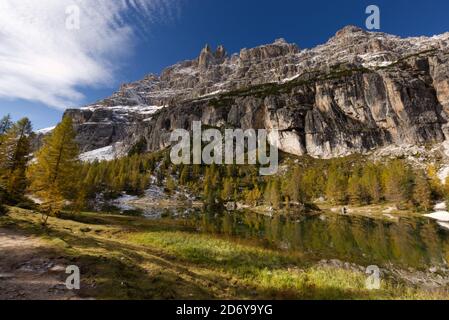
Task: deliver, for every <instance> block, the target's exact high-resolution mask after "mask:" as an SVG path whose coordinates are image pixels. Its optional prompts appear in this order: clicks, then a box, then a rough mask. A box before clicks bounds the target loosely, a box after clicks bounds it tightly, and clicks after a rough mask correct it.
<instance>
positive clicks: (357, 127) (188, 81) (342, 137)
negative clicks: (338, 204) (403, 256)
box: [66, 26, 449, 158]
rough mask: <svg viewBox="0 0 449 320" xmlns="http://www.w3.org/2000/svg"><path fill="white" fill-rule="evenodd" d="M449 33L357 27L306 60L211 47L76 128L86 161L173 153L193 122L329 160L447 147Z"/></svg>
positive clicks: (284, 52) (309, 52)
mask: <svg viewBox="0 0 449 320" xmlns="http://www.w3.org/2000/svg"><path fill="white" fill-rule="evenodd" d="M448 49H449V33H445V34H442V35H438V36H434V37H412V38H400V37H397V36H393V35H388V34H385V33H376V32H368V31H365V30H363V29H360V28H358V27H354V26H348V27H345V28H343V29H342V30H340V31H338V32H337V33H336V35H335V36H334V37H332V38H331V39H329V41H328V42H326V43H325V44H323V45H319V46H317V47H315V48H311V49H304V50H301V49H300V48H299V47H298V46H297V45H296V44H290V43H287V42H286V41H285V40H283V39H278V40H276V41H275V42H274V43H272V44H268V45H262V46H259V47H256V48H252V49H242V50H241V51H240V53H237V54H233V55H228V54H227V53H226V50H225V48H224V47H223V46H219V47H218V48H217V49H216V50H211V48H210V47H209V46H206V47H205V48H203V50H201V52H200V54H199V56H198V58H196V59H193V60H186V61H183V62H179V63H177V64H175V65H173V66H170V67H168V68H166V69H165V70H164V71H163V72H162V73H161V75H160V76H158V75H153V74H150V75H148V76H146V77H145V78H144V79H142V80H139V81H136V82H133V83H130V84H126V85H123V86H122V87H121V88H120V90H119V91H117V92H116V93H114V94H113V95H112V96H111V97H109V98H106V99H104V100H101V101H99V102H97V103H94V104H92V105H88V106H85V107H83V108H81V109H71V110H67V111H66V115H69V116H71V117H72V118H73V120H74V123H75V127H76V130H77V133H78V142H79V143H80V145H81V149H82V151H83V152H89V151H92V150H96V149H101V148H105V147H108V146H114V149H115V150H116V153H117V154H118V155H119V154H126V152H127V151H128V150H129V149H130V148H131V147H132V146H134V145H135V144H136V143H139V142H142V141H143V142H144V144H145V147H144V149H145V151H149V152H150V151H158V150H160V149H163V148H166V147H168V146H169V136H170V132H171V131H172V130H174V129H177V128H183V129H190V125H191V123H192V122H193V121H202V122H203V123H204V124H205V125H210V126H215V127H222V126H225V125H226V126H231V127H238V128H242V129H248V128H254V129H260V128H265V129H269V130H272V129H278V130H280V132H281V137H280V149H281V150H283V151H285V152H287V153H292V154H295V155H304V154H308V155H311V156H313V157H321V158H330V157H338V156H344V155H348V154H351V153H357V152H362V153H363V152H367V151H370V150H373V149H376V148H381V147H385V146H388V145H391V144H419V145H422V144H428V143H430V144H433V143H440V142H443V141H445V140H446V139H447V135H448V129H447V127H448V125H447V124H448V119H449V118H448V112H449V63H448V60H449V57H448V51H449V50H448Z"/></svg>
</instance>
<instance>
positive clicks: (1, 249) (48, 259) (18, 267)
mask: <svg viewBox="0 0 449 320" xmlns="http://www.w3.org/2000/svg"><path fill="white" fill-rule="evenodd" d="M66 265H67V264H66V263H65V261H63V259H62V258H60V257H57V256H55V255H54V254H52V251H51V250H50V248H48V247H47V245H46V244H45V242H43V241H42V240H40V239H38V238H35V237H31V236H26V235H24V234H21V233H19V232H17V231H12V230H6V229H0V300H67V299H76V298H77V296H76V293H75V292H73V291H70V290H68V289H67V288H66V286H65V279H66V277H67V276H68V275H66V274H65V268H66Z"/></svg>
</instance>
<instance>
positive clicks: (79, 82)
mask: <svg viewBox="0 0 449 320" xmlns="http://www.w3.org/2000/svg"><path fill="white" fill-rule="evenodd" d="M174 1H176V0H0V98H4V99H5V98H6V99H25V100H30V101H38V102H42V103H44V104H47V105H49V106H52V107H56V108H65V107H69V106H74V105H77V104H78V103H80V102H81V101H82V99H83V95H82V93H81V92H80V91H79V88H80V87H85V86H107V85H111V84H112V82H113V79H114V73H115V72H117V71H118V68H117V64H119V63H120V61H121V59H123V58H124V57H125V56H126V54H127V53H129V52H131V51H132V49H133V44H134V42H135V39H136V34H138V33H139V32H141V30H142V28H144V30H146V31H147V32H148V28H149V27H148V26H149V25H151V24H153V23H157V22H158V21H162V20H163V19H166V18H167V17H169V15H170V10H171V9H172V3H173V2H174ZM73 5H77V6H78V7H79V8H80V29H79V30H70V29H68V28H66V20H67V18H68V15H67V13H66V9H67V7H68V6H73ZM138 21H140V22H138Z"/></svg>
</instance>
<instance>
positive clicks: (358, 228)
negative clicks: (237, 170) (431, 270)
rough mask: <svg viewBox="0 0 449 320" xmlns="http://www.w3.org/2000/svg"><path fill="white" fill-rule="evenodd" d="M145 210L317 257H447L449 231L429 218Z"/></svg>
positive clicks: (420, 261) (410, 260)
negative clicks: (297, 215)
mask: <svg viewBox="0 0 449 320" xmlns="http://www.w3.org/2000/svg"><path fill="white" fill-rule="evenodd" d="M180 212H181V213H180ZM144 215H145V216H147V217H148V218H152V219H169V220H177V222H178V223H179V224H182V225H184V226H186V227H190V228H194V229H195V230H197V231H199V232H203V233H209V234H216V235H220V236H222V237H228V238H232V239H235V240H237V241H250V242H254V243H257V244H258V245H261V246H264V247H271V248H275V249H279V250H285V251H290V252H300V253H305V254H307V255H310V256H313V257H316V258H319V259H340V260H344V261H349V262H356V263H361V264H378V265H384V264H386V263H393V264H395V265H397V266H401V267H413V268H428V267H430V266H442V267H443V266H444V267H447V266H448V263H447V261H448V260H449V231H448V230H445V229H443V228H442V227H441V226H439V225H438V224H437V223H436V222H435V221H434V220H431V219H428V218H401V219H399V220H398V221H386V220H383V219H372V218H368V217H359V216H341V215H335V214H323V215H315V216H304V217H301V218H300V219H298V218H296V219H293V218H286V217H279V216H278V217H273V218H271V217H268V216H264V215H260V214H255V213H252V212H240V213H227V212H225V213H220V214H216V213H214V214H212V213H207V212H206V213H205V212H201V211H200V210H194V209H187V210H181V211H180V210H176V209H170V210H168V209H167V210H163V209H154V210H150V211H147V212H144Z"/></svg>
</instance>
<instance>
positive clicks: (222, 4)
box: [0, 0, 449, 129]
mask: <svg viewBox="0 0 449 320" xmlns="http://www.w3.org/2000/svg"><path fill="white" fill-rule="evenodd" d="M2 1H10V0H2ZM91 1H93V2H95V1H96V0H91ZM111 1H113V0H111ZM142 1H145V0H142ZM148 1H151V0H148ZM154 1H164V2H165V4H163V5H161V6H163V10H159V9H154V10H153V9H152V10H153V11H152V12H151V13H150V16H144V17H139V15H140V13H139V10H134V11H130V12H128V13H127V15H126V18H125V19H124V21H123V22H122V23H123V24H124V25H125V26H126V27H130V28H132V29H133V30H135V31H136V33H137V34H138V36H132V37H128V38H126V39H123V38H120V39H116V42H113V44H119V45H117V50H118V51H119V49H125V50H124V51H127V52H125V53H123V52H122V53H121V54H117V57H115V56H114V57H113V59H112V58H111V59H110V60H108V61H107V62H108V63H104V64H102V61H99V60H100V59H106V60H107V59H108V58H109V57H108V55H110V53H112V52H114V46H111V43H107V44H105V45H104V47H101V48H99V49H98V50H99V52H103V51H106V52H107V55H105V54H104V52H103V53H101V54H97V55H95V57H93V58H92V61H93V62H94V63H96V64H97V66H98V65H99V66H101V67H102V68H103V69H105V68H107V66H110V67H111V68H110V69H111V74H108V73H107V72H105V71H104V70H102V69H101V68H100V69H99V70H98V72H97V73H95V77H97V78H98V79H96V81H89V79H88V78H89V76H90V74H89V72H90V71H89V69H88V68H86V70H85V73H84V74H73V72H74V71H73V70H67V73H62V75H65V74H67V75H70V77H72V76H73V81H72V80H71V81H70V82H69V83H67V84H66V86H64V87H62V88H58V87H56V89H57V90H56V89H54V91H55V92H56V93H54V94H55V95H57V94H58V93H59V91H66V90H69V96H71V95H72V93H73V92H75V93H76V94H82V97H81V96H76V97H74V98H73V99H72V100H70V99H69V100H70V103H71V105H70V106H72V107H76V106H82V105H83V104H87V103H91V102H94V101H96V100H99V99H101V98H104V97H107V96H108V95H110V94H111V93H112V92H114V91H115V90H116V89H117V87H118V86H119V85H120V84H121V83H125V82H131V81H134V80H138V79H141V78H142V77H143V76H144V75H146V74H148V73H160V71H161V70H162V69H163V68H165V67H167V66H169V65H172V64H174V63H176V62H178V61H180V60H186V59H192V58H195V57H197V55H198V53H199V51H200V50H201V48H202V47H203V46H204V45H205V44H206V43H208V44H210V45H211V46H213V47H215V46H217V45H219V44H223V45H224V46H225V47H226V49H227V50H228V52H230V53H234V52H238V51H240V49H242V48H250V47H254V46H257V45H261V44H265V43H271V42H273V41H274V40H275V39H277V38H281V37H282V38H285V39H286V40H287V41H289V42H294V43H296V44H298V45H299V47H300V48H309V47H313V46H315V45H317V44H321V43H324V42H325V41H327V40H328V39H329V38H330V37H331V36H333V35H334V34H335V32H336V31H337V30H339V29H341V28H342V27H344V26H346V25H349V24H352V25H358V26H361V27H363V26H364V23H365V19H366V17H367V15H366V14H365V9H366V7H367V6H368V5H370V4H375V5H378V6H379V7H380V9H381V31H383V32H387V33H392V34H397V35H400V36H416V35H434V34H439V33H443V32H447V31H449V19H448V14H449V1H447V0H428V1H419V2H418V1H406V0H395V1H391V0H390V1H379V0H377V1H363V0H362V1H361V0H340V1H338V0H336V1H329V0H326V1H324V0H314V1H299V0H277V1H266V0H226V1H218V0H178V1H175V0H174V1H173V4H171V3H168V4H167V2H170V0H154ZM36 2H37V3H40V1H36ZM42 3H43V4H42V5H43V6H45V5H46V4H45V1H43V2H42ZM156 5H158V4H157V3H156ZM117 10H122V9H117ZM1 18H2V17H1V16H0V19H1ZM139 19H140V20H139ZM142 19H143V20H145V21H151V22H148V23H146V22H145V23H142V22H140V23H138V22H136V21H142ZM0 26H1V22H0ZM55 28H56V27H55ZM43 30H44V29H43ZM120 31H123V25H121V29H120ZM80 32H85V30H84V31H83V28H81V29H80ZM122 35H123V37H127V36H128V35H127V34H126V33H123V34H122ZM55 39H59V38H55ZM77 39H78V37H77V38H76V39H75V40H73V41H78V40H77ZM1 40H2V39H1V35H0V42H1ZM88 40H89V39H88ZM80 41H81V40H80ZM82 41H84V40H82ZM114 41H115V40H114ZM56 44H57V43H56ZM32 45H33V44H30V46H32ZM83 45H84V47H82V49H80V50H81V52H82V53H83V54H85V55H86V57H87V58H90V57H89V54H91V50H90V47H89V46H92V45H97V44H96V43H95V44H92V43H91V42H89V41H87V40H86V41H84V42H83ZM111 48H112V49H111ZM0 49H1V45H0ZM31 49H32V48H31V47H30V50H31ZM55 50H59V48H58V45H56V46H55ZM30 52H33V51H30ZM43 52H47V51H43ZM45 54H47V53H45ZM49 54H50V57H53V54H52V53H49ZM67 54H69V52H68V51H67ZM26 56H27V57H28V56H29V55H26ZM54 57H57V58H55V59H61V61H63V62H64V61H65V60H64V59H65V57H64V56H61V54H58V55H55V56H54ZM0 58H2V57H1V50H0ZM41 58H42V57H41ZM87 58H86V59H87ZM39 61H41V60H39ZM86 61H87V62H89V61H90V62H92V61H91V60H86ZM75 62H76V61H75ZM49 65H52V64H49ZM67 65H68V66H69V67H68V68H70V65H76V63H74V62H73V60H71V61H70V63H67ZM92 65H93V66H95V64H92ZM52 66H53V65H52ZM56 66H60V65H59V64H58V65H56ZM105 66H106V67H105ZM0 67H2V64H1V59H0ZM74 68H75V67H74ZM77 68H78V69H79V67H77ZM92 68H93V67H92ZM8 70H9V69H8ZM52 70H53V69H52ZM45 72H47V73H50V72H51V70H47V71H46V70H43V71H41V74H42V73H45ZM14 75H17V73H14ZM22 76H23V75H22ZM47 76H49V75H47ZM1 77H2V71H1V70H0V91H1V83H2V81H1ZM102 77H104V78H108V80H107V81H104V82H103V81H101V80H102V79H101V78H102ZM71 79H72V78H71ZM59 80H60V78H58V77H48V81H47V82H45V83H39V84H36V86H37V90H45V88H47V87H48V88H53V82H52V81H55V85H56V86H57V83H56V82H57V81H59ZM77 81H79V83H78V82H77ZM24 83H25V84H23V85H24V86H25V85H26V86H27V87H26V88H25V89H23V90H29V88H28V86H29V85H30V83H29V82H24ZM35 83H36V82H32V83H31V85H35ZM20 86H21V82H19V83H18V84H17V86H15V87H11V90H14V91H19V92H20V90H22V88H21V87H20ZM7 88H9V87H7ZM43 88H44V89H43ZM4 91H7V90H4ZM27 92H28V91H27ZM33 92H34V91H33ZM18 96H19V97H20V95H18V94H11V95H10V96H8V94H7V92H6V93H5V92H3V95H1V94H0V116H1V115H3V114H6V113H11V115H12V116H13V117H14V119H18V118H20V117H23V116H28V117H29V118H30V119H31V120H32V122H33V124H34V127H35V128H36V129H39V128H45V127H48V126H52V125H54V124H56V123H57V122H58V121H59V120H60V118H61V115H62V113H63V109H62V108H63V107H64V106H63V105H60V106H59V108H58V106H55V105H54V104H58V102H56V103H52V102H47V101H51V98H52V97H45V98H36V99H35V98H33V97H35V96H39V95H38V94H35V93H33V94H31V93H30V94H28V95H26V96H25V97H24V98H18ZM58 101H60V100H58ZM48 104H53V106H48Z"/></svg>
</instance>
